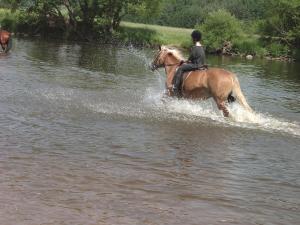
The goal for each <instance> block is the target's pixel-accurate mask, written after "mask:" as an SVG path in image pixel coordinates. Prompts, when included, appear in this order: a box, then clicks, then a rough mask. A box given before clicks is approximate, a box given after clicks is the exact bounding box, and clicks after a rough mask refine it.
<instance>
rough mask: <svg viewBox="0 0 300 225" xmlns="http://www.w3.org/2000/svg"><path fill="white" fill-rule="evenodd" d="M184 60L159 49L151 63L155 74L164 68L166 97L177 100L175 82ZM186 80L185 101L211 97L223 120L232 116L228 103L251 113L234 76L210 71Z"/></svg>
mask: <svg viewBox="0 0 300 225" xmlns="http://www.w3.org/2000/svg"><path fill="white" fill-rule="evenodd" d="M183 60H184V58H183V56H182V54H181V53H180V51H179V50H177V49H175V48H169V47H165V46H160V47H159V52H158V53H157V54H156V55H155V57H154V60H153V62H152V63H151V70H152V71H154V70H156V69H158V68H165V73H166V89H167V95H168V96H170V97H174V96H175V94H174V92H173V88H172V81H173V77H174V75H175V72H176V69H177V68H178V67H179V66H180V65H181V64H182V62H183ZM183 76H184V77H183V82H182V88H181V90H182V97H183V98H186V99H201V100H206V99H208V98H211V97H212V98H213V99H214V101H215V102H216V104H217V107H218V109H219V110H222V112H223V115H224V117H228V116H229V111H228V109H227V103H231V102H234V101H235V100H236V99H237V100H238V102H239V104H241V105H242V106H243V107H244V108H245V109H246V110H247V111H250V112H252V109H251V107H250V106H249V105H248V103H247V101H246V98H245V96H244V95H243V93H242V91H241V88H240V84H239V81H238V79H237V77H236V75H235V74H233V73H231V72H229V71H226V70H224V69H221V68H207V69H203V70H195V71H190V72H187V73H185V74H184V75H183ZM233 94H234V95H235V96H236V97H234V96H233Z"/></svg>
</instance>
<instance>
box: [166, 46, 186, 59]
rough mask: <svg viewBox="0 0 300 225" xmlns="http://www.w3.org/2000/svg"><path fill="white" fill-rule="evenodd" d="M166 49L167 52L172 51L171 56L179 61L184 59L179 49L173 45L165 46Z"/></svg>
mask: <svg viewBox="0 0 300 225" xmlns="http://www.w3.org/2000/svg"><path fill="white" fill-rule="evenodd" d="M166 49H167V50H168V52H172V54H173V56H174V57H175V58H176V59H178V60H179V61H181V60H184V57H183V55H182V53H181V51H180V50H178V49H177V48H174V47H166Z"/></svg>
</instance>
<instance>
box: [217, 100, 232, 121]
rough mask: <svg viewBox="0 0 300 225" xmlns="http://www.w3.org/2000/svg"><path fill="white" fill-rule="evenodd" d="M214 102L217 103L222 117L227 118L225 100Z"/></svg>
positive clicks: (227, 112)
mask: <svg viewBox="0 0 300 225" xmlns="http://www.w3.org/2000/svg"><path fill="white" fill-rule="evenodd" d="M215 101H216V103H217V106H218V109H219V110H222V111H223V115H224V116H225V117H229V111H228V109H227V107H226V104H225V100H219V99H215Z"/></svg>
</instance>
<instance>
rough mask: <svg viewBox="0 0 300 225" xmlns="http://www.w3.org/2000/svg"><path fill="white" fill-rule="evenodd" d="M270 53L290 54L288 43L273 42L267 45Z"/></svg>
mask: <svg viewBox="0 0 300 225" xmlns="http://www.w3.org/2000/svg"><path fill="white" fill-rule="evenodd" d="M266 48H267V50H268V52H269V55H270V56H272V57H280V56H288V55H289V48H288V46H286V45H283V44H280V43H277V42H273V43H271V44H270V45H268V46H266Z"/></svg>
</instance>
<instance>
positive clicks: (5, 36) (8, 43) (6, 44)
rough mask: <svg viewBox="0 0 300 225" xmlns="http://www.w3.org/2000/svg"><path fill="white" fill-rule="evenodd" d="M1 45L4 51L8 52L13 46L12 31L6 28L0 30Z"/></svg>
mask: <svg viewBox="0 0 300 225" xmlns="http://www.w3.org/2000/svg"><path fill="white" fill-rule="evenodd" d="M0 45H1V47H2V50H3V52H5V53H7V52H8V51H9V50H10V49H11V47H12V37H11V33H9V32H8V31H6V30H0Z"/></svg>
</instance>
